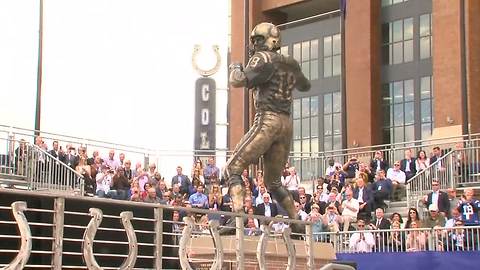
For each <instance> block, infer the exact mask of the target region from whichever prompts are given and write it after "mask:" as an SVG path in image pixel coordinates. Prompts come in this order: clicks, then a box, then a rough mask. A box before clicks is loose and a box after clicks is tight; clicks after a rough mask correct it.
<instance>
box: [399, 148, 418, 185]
mask: <svg viewBox="0 0 480 270" xmlns="http://www.w3.org/2000/svg"><path fill="white" fill-rule="evenodd" d="M400 170H401V171H402V172H404V173H405V179H406V181H407V182H408V180H409V179H410V178H412V177H413V176H415V174H416V173H417V169H416V167H415V158H413V157H412V150H411V149H407V150H405V158H404V159H402V160H401V161H400Z"/></svg>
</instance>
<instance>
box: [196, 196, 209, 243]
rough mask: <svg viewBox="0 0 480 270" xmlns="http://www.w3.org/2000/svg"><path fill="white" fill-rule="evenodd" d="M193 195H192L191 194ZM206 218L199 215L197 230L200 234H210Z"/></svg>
mask: <svg viewBox="0 0 480 270" xmlns="http://www.w3.org/2000/svg"><path fill="white" fill-rule="evenodd" d="M192 195H193V194H192ZM208 221H209V219H208V216H207V215H201V216H200V218H199V219H198V224H197V230H198V232H200V233H202V234H210V230H209V227H210V226H209V225H208Z"/></svg>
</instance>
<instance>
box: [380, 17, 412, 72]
mask: <svg viewBox="0 0 480 270" xmlns="http://www.w3.org/2000/svg"><path fill="white" fill-rule="evenodd" d="M382 36H383V37H382V41H383V47H382V58H383V59H382V63H383V64H385V65H395V64H401V63H405V62H411V61H413V59H414V57H413V18H405V19H401V20H396V21H393V22H388V23H384V24H383V25H382Z"/></svg>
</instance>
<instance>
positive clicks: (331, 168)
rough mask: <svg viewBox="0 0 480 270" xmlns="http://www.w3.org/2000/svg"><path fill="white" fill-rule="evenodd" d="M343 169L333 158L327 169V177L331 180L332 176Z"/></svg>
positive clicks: (329, 161) (329, 160)
mask: <svg viewBox="0 0 480 270" xmlns="http://www.w3.org/2000/svg"><path fill="white" fill-rule="evenodd" d="M341 169H342V164H340V163H339V162H336V161H335V160H334V159H333V158H330V159H328V166H327V168H326V169H325V177H326V178H329V177H330V176H332V175H333V174H334V173H335V172H336V171H339V170H341Z"/></svg>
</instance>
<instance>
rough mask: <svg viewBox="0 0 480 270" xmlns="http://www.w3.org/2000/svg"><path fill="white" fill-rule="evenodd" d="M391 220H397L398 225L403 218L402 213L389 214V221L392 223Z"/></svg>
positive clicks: (401, 223) (401, 222)
mask: <svg viewBox="0 0 480 270" xmlns="http://www.w3.org/2000/svg"><path fill="white" fill-rule="evenodd" d="M393 222H398V224H400V227H401V226H402V225H403V218H402V215H400V213H397V212H395V213H393V214H392V215H391V216H390V223H392V224H393Z"/></svg>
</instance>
